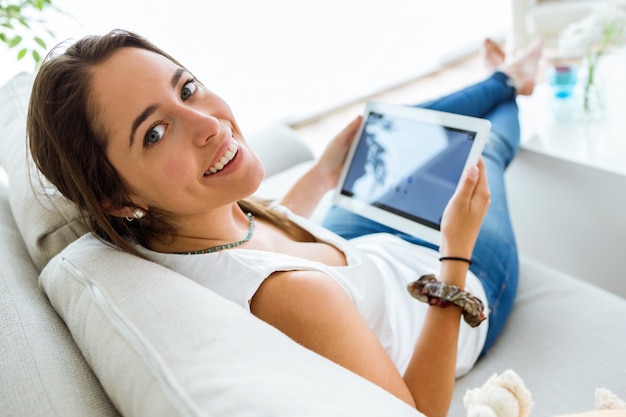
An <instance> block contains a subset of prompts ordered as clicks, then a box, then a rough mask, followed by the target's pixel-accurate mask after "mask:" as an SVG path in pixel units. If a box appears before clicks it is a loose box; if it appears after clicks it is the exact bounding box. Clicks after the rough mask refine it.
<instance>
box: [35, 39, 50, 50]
mask: <svg viewBox="0 0 626 417" xmlns="http://www.w3.org/2000/svg"><path fill="white" fill-rule="evenodd" d="M33 39H34V41H35V42H37V45H39V46H41V48H42V49H48V46H47V45H46V42H45V41H44V40H43V39H41V38H40V37H39V36H35V37H34V38H33Z"/></svg>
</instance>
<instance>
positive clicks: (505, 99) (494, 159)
mask: <svg viewBox="0 0 626 417" xmlns="http://www.w3.org/2000/svg"><path fill="white" fill-rule="evenodd" d="M515 97H516V95H515V89H514V87H512V86H511V85H510V83H509V78H508V77H507V76H506V75H505V74H504V73H501V72H497V71H496V72H494V73H493V74H492V75H491V76H490V77H488V78H487V79H485V80H484V81H482V82H479V83H477V84H474V85H471V86H469V87H467V88H465V89H463V90H460V91H457V92H454V93H452V94H449V95H447V96H444V97H441V98H439V99H436V100H432V101H429V102H427V103H422V104H417V105H415V106H416V107H425V108H429V109H434V110H441V111H447V112H450V113H457V114H463V115H467V116H474V117H481V118H485V119H488V120H489V121H490V122H491V126H492V127H491V133H490V135H489V139H488V140H487V143H486V144H485V148H484V151H483V159H484V161H485V166H486V171H487V178H488V182H489V188H490V191H491V205H490V207H489V210H488V211H487V214H486V216H485V219H484V221H483V224H482V227H481V230H480V233H479V235H478V239H477V241H476V246H475V248H474V252H473V254H472V265H471V266H470V270H471V271H472V272H473V273H474V274H475V275H476V276H477V277H478V279H479V280H480V281H481V283H482V285H483V287H484V289H485V292H486V294H487V299H488V302H489V307H490V310H491V311H490V315H489V331H488V334H487V340H486V341H485V346H484V347H483V353H485V352H487V350H488V349H489V348H490V347H491V346H492V344H493V342H494V341H495V340H496V338H497V336H498V335H499V334H500V332H501V331H502V329H503V327H504V325H505V324H506V321H507V319H508V317H509V314H510V312H511V309H512V307H513V302H514V299H515V294H516V292H517V282H518V276H519V264H518V255H517V245H516V241H515V235H514V233H513V228H512V226H511V220H510V217H509V210H508V205H507V196H506V189H505V183H504V171H505V169H506V167H507V166H508V165H509V163H510V162H511V161H512V159H513V157H514V156H515V154H516V152H517V149H518V148H519V139H520V127H519V119H518V108H517V104H516V101H515ZM324 226H325V227H327V228H328V229H330V230H332V231H333V232H335V233H337V234H339V235H340V236H342V237H344V238H346V239H352V238H355V237H358V236H363V235H366V234H371V233H380V232H388V233H392V234H395V235H398V236H400V237H402V238H403V239H404V240H407V241H409V242H412V243H414V244H416V245H420V246H426V247H430V248H432V249H435V250H438V247H436V246H434V245H432V244H430V243H428V242H425V241H423V240H421V239H419V238H416V237H414V236H411V235H408V234H405V233H402V232H399V231H397V230H394V229H391V228H389V227H387V226H384V225H381V224H379V223H376V222H374V221H371V220H369V219H366V218H364V217H361V216H359V215H356V214H353V213H351V212H349V211H347V210H344V209H342V208H340V207H336V206H335V207H332V208H331V209H330V211H329V212H328V214H327V216H326V218H325V219H324Z"/></svg>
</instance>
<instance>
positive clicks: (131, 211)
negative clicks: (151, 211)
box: [101, 202, 148, 219]
mask: <svg viewBox="0 0 626 417" xmlns="http://www.w3.org/2000/svg"><path fill="white" fill-rule="evenodd" d="M101 205H102V209H103V210H104V211H106V212H107V213H108V214H110V215H111V216H115V217H123V218H126V219H141V218H142V217H144V216H145V215H146V213H147V212H148V210H146V209H142V208H139V207H133V206H122V207H118V208H113V205H112V204H111V203H110V202H104V203H101Z"/></svg>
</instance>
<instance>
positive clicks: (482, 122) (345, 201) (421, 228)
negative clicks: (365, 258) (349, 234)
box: [333, 101, 491, 246]
mask: <svg viewBox="0 0 626 417" xmlns="http://www.w3.org/2000/svg"><path fill="white" fill-rule="evenodd" d="M371 112H376V113H380V114H383V115H385V116H389V117H401V118H405V119H411V120H416V121H422V122H426V123H432V124H436V125H440V126H446V127H449V128H453V129H461V130H468V131H472V132H476V136H475V137H474V141H473V144H472V147H471V148H470V152H469V154H468V157H467V159H466V161H465V165H464V167H463V170H465V169H466V168H467V167H469V166H470V165H475V164H476V163H477V162H478V160H479V158H480V155H481V153H482V150H483V147H484V145H485V142H486V140H487V137H488V135H489V131H490V130H491V123H490V122H489V121H488V120H487V119H481V118H477V117H469V116H463V115H459V114H454V113H446V112H441V111H437V110H430V109H424V108H419V107H411V106H403V105H398V104H390V103H383V102H377V101H370V102H368V103H367V105H366V107H365V111H364V114H363V120H362V122H361V125H360V126H359V129H358V131H357V132H356V135H355V138H354V140H353V142H352V145H351V147H350V150H349V151H348V155H347V158H346V161H345V163H344V166H343V169H342V171H341V175H340V177H339V182H338V184H337V187H336V188H335V191H334V193H333V203H334V204H336V205H338V206H339V207H343V208H345V209H347V210H349V211H351V212H354V213H356V214H358V215H361V216H363V217H366V218H368V219H371V220H374V221H376V222H378V223H381V224H383V225H386V226H388V227H391V228H393V229H396V230H398V231H401V232H404V233H408V234H410V235H413V236H416V237H418V238H420V239H423V240H425V241H427V242H430V243H432V244H435V245H437V246H439V245H440V244H441V232H440V231H439V230H438V229H436V228H434V227H431V226H428V225H425V224H421V223H419V222H417V221H414V220H411V219H407V218H405V217H402V216H400V215H398V214H395V213H392V212H390V211H386V210H384V209H381V208H378V207H375V206H373V205H369V204H367V203H365V202H363V201H360V200H357V199H355V198H351V197H348V196H346V195H343V194H341V190H342V188H343V185H344V183H345V181H346V177H347V175H348V172H349V169H350V166H351V164H352V161H353V158H354V155H355V152H356V150H357V147H358V144H359V141H360V140H361V138H362V133H363V129H364V128H365V124H366V123H367V120H368V115H369V114H370V113H371Z"/></svg>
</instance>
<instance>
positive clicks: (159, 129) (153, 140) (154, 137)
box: [143, 124, 165, 148]
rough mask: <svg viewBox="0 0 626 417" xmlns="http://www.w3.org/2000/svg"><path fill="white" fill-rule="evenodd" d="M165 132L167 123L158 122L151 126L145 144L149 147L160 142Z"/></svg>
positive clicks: (144, 140)
mask: <svg viewBox="0 0 626 417" xmlns="http://www.w3.org/2000/svg"><path fill="white" fill-rule="evenodd" d="M164 134H165V125H163V124H158V125H155V126H153V127H152V128H150V130H148V132H147V133H146V136H144V139H143V145H144V147H146V148H148V147H150V146H153V145H156V144H157V143H159V141H160V140H161V139H163V135H164Z"/></svg>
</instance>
